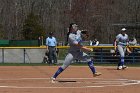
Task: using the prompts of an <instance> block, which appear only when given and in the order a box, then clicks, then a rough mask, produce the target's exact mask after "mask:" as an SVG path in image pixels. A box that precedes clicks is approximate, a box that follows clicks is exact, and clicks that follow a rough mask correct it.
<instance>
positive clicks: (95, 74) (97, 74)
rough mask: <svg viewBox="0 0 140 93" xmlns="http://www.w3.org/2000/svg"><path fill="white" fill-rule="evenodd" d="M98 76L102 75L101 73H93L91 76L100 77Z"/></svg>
mask: <svg viewBox="0 0 140 93" xmlns="http://www.w3.org/2000/svg"><path fill="white" fill-rule="evenodd" d="M100 75H102V73H100V72H95V73H94V74H93V77H96V76H100Z"/></svg>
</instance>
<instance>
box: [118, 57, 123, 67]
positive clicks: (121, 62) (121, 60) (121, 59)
mask: <svg viewBox="0 0 140 93" xmlns="http://www.w3.org/2000/svg"><path fill="white" fill-rule="evenodd" d="M123 65H124V57H121V58H120V62H119V64H118V66H123Z"/></svg>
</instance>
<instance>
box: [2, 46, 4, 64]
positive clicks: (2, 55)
mask: <svg viewBox="0 0 140 93" xmlns="http://www.w3.org/2000/svg"><path fill="white" fill-rule="evenodd" d="M2 63H4V48H2Z"/></svg>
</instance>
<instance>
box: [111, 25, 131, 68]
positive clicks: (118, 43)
mask: <svg viewBox="0 0 140 93" xmlns="http://www.w3.org/2000/svg"><path fill="white" fill-rule="evenodd" d="M128 41H129V39H128V35H127V34H126V29H125V28H122V30H121V33H120V34H118V35H117V36H116V40H115V44H114V47H115V50H116V48H117V49H118V51H119V54H120V62H119V63H118V67H117V70H121V69H125V68H127V67H126V66H125V65H124V57H125V52H126V48H127V46H128Z"/></svg>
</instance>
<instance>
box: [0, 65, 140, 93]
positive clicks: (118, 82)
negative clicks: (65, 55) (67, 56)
mask: <svg viewBox="0 0 140 93" xmlns="http://www.w3.org/2000/svg"><path fill="white" fill-rule="evenodd" d="M57 68H58V67H57V66H0V93H140V74H139V72H140V68H139V67H129V68H128V69H126V70H119V71H118V70H116V68H115V67H110V66H108V67H107V66H97V67H96V68H97V70H98V71H100V72H102V73H103V75H101V76H99V77H94V78H93V77H92V74H91V72H90V70H89V68H88V66H70V67H69V68H67V69H66V70H65V71H64V72H63V73H61V74H60V76H59V77H58V78H57V82H56V83H52V82H51V81H50V77H51V76H52V75H53V74H54V72H55V71H56V70H57Z"/></svg>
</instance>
